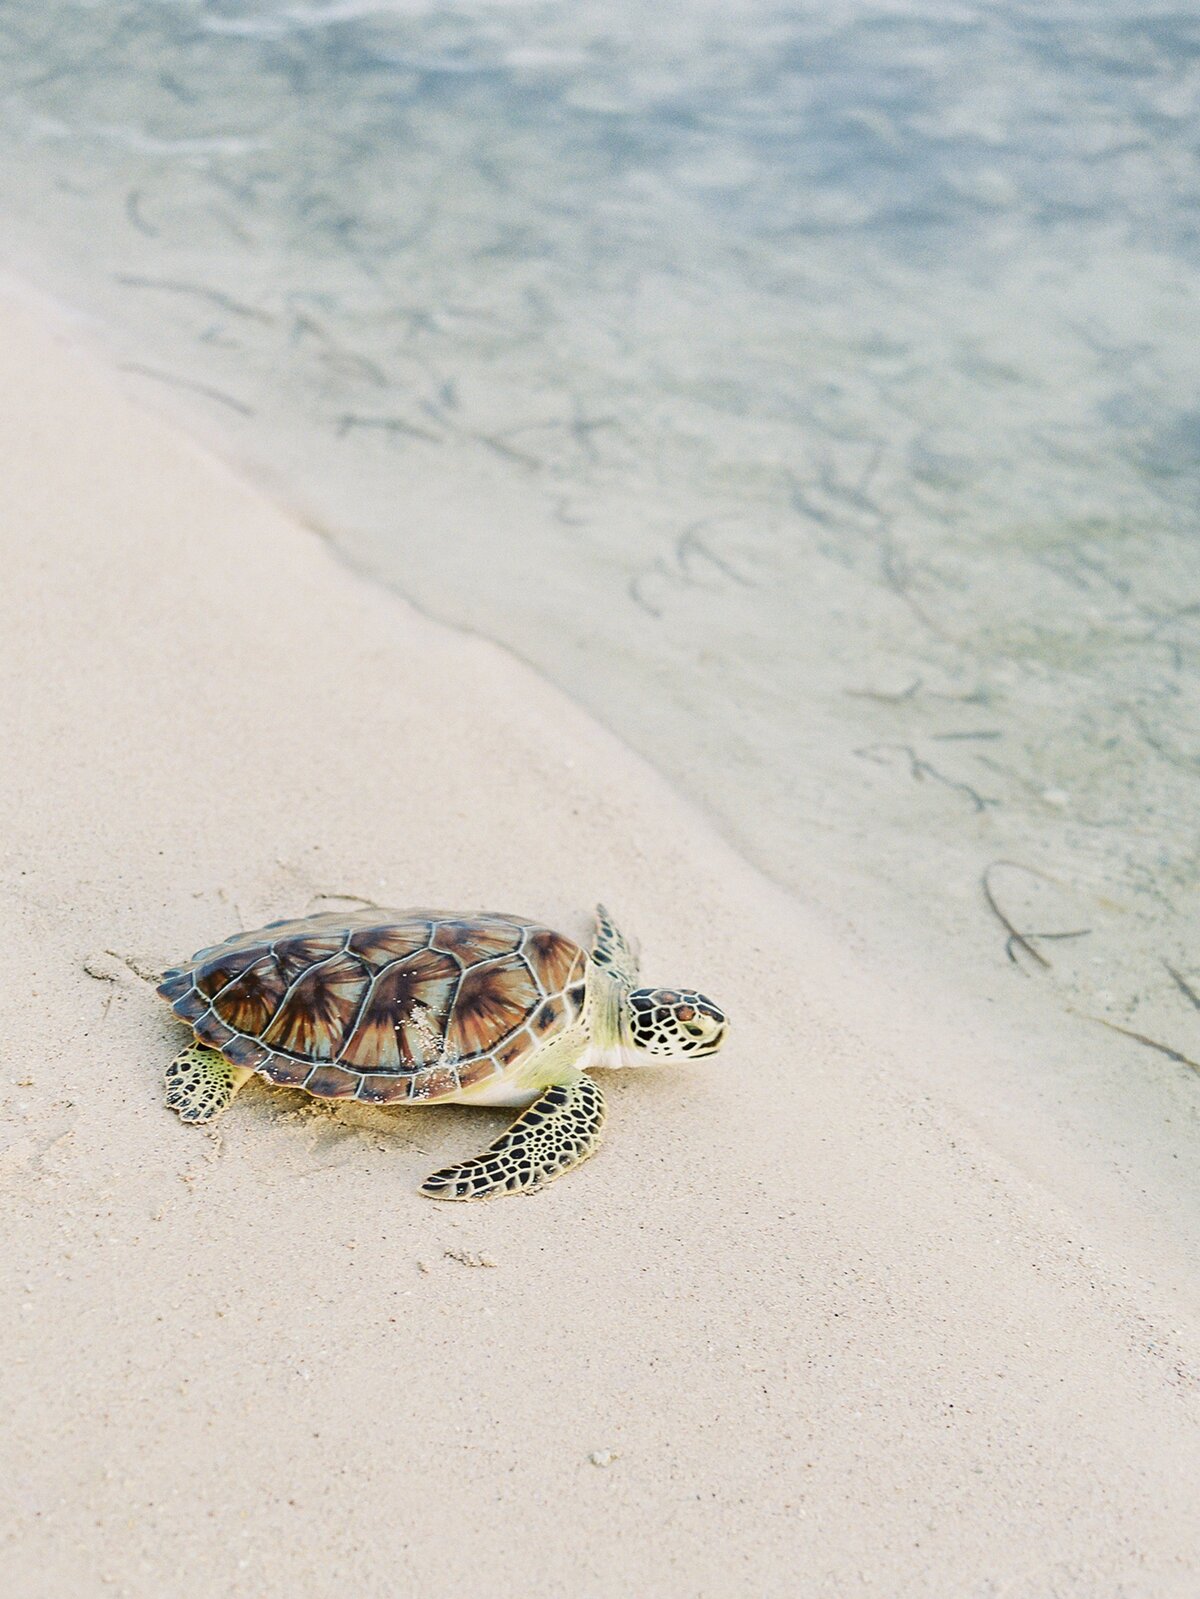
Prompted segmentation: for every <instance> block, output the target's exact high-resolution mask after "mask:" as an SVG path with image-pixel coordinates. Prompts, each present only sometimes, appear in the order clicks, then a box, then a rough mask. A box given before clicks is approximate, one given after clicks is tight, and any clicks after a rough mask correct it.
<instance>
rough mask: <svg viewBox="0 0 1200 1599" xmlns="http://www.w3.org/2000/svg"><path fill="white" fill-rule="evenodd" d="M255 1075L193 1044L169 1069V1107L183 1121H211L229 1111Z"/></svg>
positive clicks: (167, 1074) (167, 1076) (176, 1058)
mask: <svg viewBox="0 0 1200 1599" xmlns="http://www.w3.org/2000/svg"><path fill="white" fill-rule="evenodd" d="M251 1076H253V1073H252V1072H251V1071H249V1070H248V1069H246V1068H244V1067H239V1066H233V1065H231V1064H230V1062H229V1061H227V1060H226V1059H225V1057H224V1055H221V1054H219V1053H218V1052H217V1051H216V1050H215V1049H206V1048H205V1047H204V1045H203V1044H196V1043H191V1044H189V1045H188V1046H187V1048H186V1049H181V1050H180V1052H179V1054H178V1055H176V1057H175V1059H174V1060H173V1061H172V1062H171V1064H170V1065H169V1066H168V1067H167V1072H166V1084H167V1104H168V1105H169V1106H170V1108H171V1109H172V1110H173V1111H177V1112H178V1114H179V1119H180V1121H184V1122H210V1121H212V1119H213V1117H214V1116H219V1115H220V1114H221V1112H222V1111H223V1110H225V1109H227V1108H228V1106H229V1103H230V1101H231V1100H232V1099H233V1096H234V1095H235V1094H236V1093H237V1091H238V1089H239V1088H240V1087H241V1086H242V1084H243V1083H244V1082H245V1081H246V1079H247V1078H248V1077H251Z"/></svg>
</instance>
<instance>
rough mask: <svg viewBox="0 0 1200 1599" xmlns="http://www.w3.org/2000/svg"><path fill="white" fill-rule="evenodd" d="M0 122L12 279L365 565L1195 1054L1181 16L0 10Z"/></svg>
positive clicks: (1195, 856)
mask: <svg viewBox="0 0 1200 1599" xmlns="http://www.w3.org/2000/svg"><path fill="white" fill-rule="evenodd" d="M0 130H2V134H3V138H2V142H0V217H3V219H4V221H5V229H4V234H5V243H4V247H3V253H4V255H5V257H6V258H7V260H8V262H9V264H11V265H13V266H15V267H17V268H18V269H20V270H22V271H24V272H26V273H27V274H32V275H34V276H36V277H37V278H38V279H39V281H40V282H41V283H42V284H43V285H44V286H45V287H46V288H48V289H49V290H51V291H52V292H54V293H56V294H58V295H60V296H61V297H63V298H64V299H67V300H69V301H70V302H72V303H74V304H76V305H79V306H82V307H84V308H85V309H87V310H88V311H89V312H91V313H92V314H93V315H94V316H95V317H96V318H97V319H98V323H99V325H100V326H101V327H102V328H103V329H104V330H105V337H106V338H107V339H108V340H109V341H110V342H111V344H112V346H113V347H114V349H115V351H116V353H117V355H118V358H119V359H120V360H121V361H122V363H123V364H125V365H126V366H127V367H129V368H130V369H131V370H133V371H135V372H137V373H139V374H140V375H141V377H142V378H143V379H144V381H145V382H146V383H147V384H148V385H160V386H161V387H162V389H163V391H164V393H166V392H167V391H170V393H171V395H172V397H173V399H174V400H175V401H177V402H182V403H185V404H186V405H188V406H190V407H192V409H193V412H194V414H195V415H196V416H197V417H198V418H203V419H204V421H205V423H206V425H208V426H210V427H211V428H213V429H216V430H218V432H219V434H220V436H221V437H222V438H223V439H224V440H225V441H226V442H227V444H228V447H229V448H230V449H231V450H232V451H233V452H234V453H235V454H237V455H238V456H239V457H240V458H242V459H243V460H245V461H247V462H250V463H252V464H254V465H255V466H257V467H258V468H259V469H260V470H261V471H263V472H264V473H266V474H267V475H268V476H269V479H270V481H271V482H272V483H273V484H274V485H275V486H276V487H277V488H279V489H281V490H282V492H284V494H285V495H286V497H287V498H288V499H289V500H290V501H291V502H292V503H293V504H294V505H296V506H298V507H301V508H303V509H304V510H305V511H306V512H307V514H308V515H309V516H310V517H311V518H312V519H314V520H315V521H317V522H319V524H320V525H321V526H322V527H323V528H324V529H325V530H326V531H327V532H328V534H329V536H330V537H331V538H333V539H334V541H335V542H336V543H337V544H338V545H339V547H340V548H341V549H342V550H343V552H344V553H345V554H346V556H347V557H348V558H349V559H350V560H351V561H353V562H354V564H356V565H357V566H359V567H360V568H362V569H364V570H366V571H369V572H371V573H372V574H374V575H377V576H379V577H381V578H383V579H384V580H386V581H387V582H389V583H391V584H393V585H394V586H395V587H396V588H397V589H399V590H400V591H401V592H403V593H404V594H405V595H406V596H408V597H409V598H410V599H412V600H413V601H414V602H415V603H417V604H418V605H419V606H421V607H422V608H423V609H424V610H426V611H428V612H429V613H431V614H433V615H436V616H438V617H440V618H443V619H445V620H447V621H449V622H451V623H454V624H457V625H459V626H466V627H470V628H473V629H476V630H479V631H481V632H483V633H486V634H488V635H489V636H491V637H493V638H496V639H498V640H500V641H501V642H502V643H504V644H505V645H507V646H508V647H510V648H511V649H513V650H514V651H516V652H517V653H518V654H520V655H521V656H523V657H524V658H525V659H527V660H529V661H530V662H532V663H533V664H534V665H535V666H537V667H538V668H539V669H540V670H542V671H544V672H545V673H547V674H548V675H549V676H550V677H552V678H554V679H555V680H556V681H558V682H559V683H560V684H562V685H563V686H564V687H565V688H566V689H568V690H569V691H570V692H571V693H572V694H573V695H575V696H576V697H577V698H578V699H580V700H581V701H583V702H584V703H585V704H586V705H588V706H589V707H590V708H591V709H592V710H594V711H595V712H596V713H597V714H598V715H599V716H600V717H601V718H602V719H603V720H604V721H606V722H607V723H608V724H609V725H610V726H612V727H613V728H614V729H615V730H616V731H617V732H618V733H620V734H621V735H622V736H623V737H624V738H626V739H627V740H628V741H629V742H630V743H632V744H633V745H635V746H636V747H637V748H638V749H640V750H641V751H643V752H644V753H645V754H646V755H647V756H648V757H649V758H650V759H651V760H652V761H654V762H655V763H656V764H657V765H658V766H659V767H660V768H661V769H662V770H663V771H665V772H666V773H667V774H668V775H669V776H670V777H671V778H673V779H674V780H675V781H676V782H677V783H679V784H680V786H681V787H683V788H684V789H685V790H686V791H688V792H689V793H690V794H691V795H693V796H694V797H695V798H696V799H698V800H699V801H700V802H701V803H703V804H704V805H705V806H707V807H708V809H709V810H710V811H711V812H712V813H713V814H714V815H715V816H716V817H717V818H718V819H719V820H720V822H721V824H722V825H723V827H724V828H725V830H726V831H727V833H728V834H729V835H730V836H731V837H732V838H733V839H734V840H735V841H736V842H737V843H738V844H739V846H740V847H741V848H743V849H744V850H745V851H746V852H747V853H748V854H750V855H751V856H752V857H753V858H754V859H755V860H757V861H758V862H759V864H761V865H762V866H763V867H764V868H765V869H766V870H767V871H768V872H770V873H771V874H773V875H774V876H775V877H776V878H778V879H779V880H780V881H782V882H783V883H785V884H787V885H791V886H793V887H797V886H801V885H804V886H805V887H806V888H811V886H812V885H813V883H814V882H824V883H825V885H826V890H825V891H826V892H827V894H828V896H829V898H830V901H831V902H833V901H835V900H836V898H837V895H838V893H839V888H838V885H839V884H846V883H848V884H849V888H848V889H847V894H848V896H849V898H850V899H851V900H852V899H853V897H854V895H855V894H856V893H857V892H859V891H861V892H862V893H863V894H864V895H868V896H869V895H870V894H871V893H873V892H875V891H876V890H877V889H878V887H879V885H881V884H882V885H884V887H885V889H886V891H887V892H888V893H891V894H893V895H895V896H898V897H899V898H900V899H902V900H907V901H910V902H911V903H912V904H913V906H914V913H913V920H914V926H915V927H917V928H919V927H920V926H921V925H922V919H924V921H925V922H926V923H927V924H928V925H930V926H931V927H934V926H935V927H937V928H939V929H940V930H941V932H942V934H945V933H947V932H949V933H951V934H953V935H954V936H956V937H958V938H960V939H961V940H962V941H963V947H964V949H967V948H973V949H974V950H975V951H976V952H977V953H978V954H979V955H980V956H981V957H982V958H990V959H995V960H997V961H1000V962H1003V961H1004V958H1005V953H1006V951H1005V941H1006V937H1007V930H1006V928H1005V927H1004V926H1003V925H1002V920H1001V919H1002V918H1006V919H1007V920H1008V922H1009V923H1010V924H1011V927H1012V928H1013V929H1015V930H1016V931H1017V932H1019V933H1026V934H1029V935H1034V934H1036V935H1039V936H1037V937H1032V936H1031V937H1030V938H1029V941H1028V942H1027V943H1023V942H1021V941H1020V940H1016V941H1013V940H1009V943H1008V950H1007V953H1008V954H1009V955H1010V957H1011V958H1013V959H1015V960H1016V961H1017V962H1018V963H1021V964H1023V965H1024V966H1025V967H1027V968H1028V969H1029V970H1030V972H1031V974H1033V975H1035V976H1037V977H1039V978H1040V979H1042V980H1044V981H1046V982H1049V983H1053V984H1055V985H1057V986H1058V988H1059V990H1060V992H1061V994H1062V997H1063V1000H1064V1003H1065V1004H1067V1005H1069V1006H1070V1007H1071V1008H1072V1009H1074V1010H1076V1011H1080V1012H1083V1013H1085V1014H1091V1015H1094V1016H1102V1017H1104V1018H1106V1019H1107V1020H1108V1021H1109V1022H1110V1023H1113V1024H1115V1025H1117V1026H1119V1027H1123V1028H1125V1029H1127V1030H1129V1031H1131V1032H1134V1033H1137V1034H1142V1035H1144V1036H1145V1037H1146V1038H1152V1039H1153V1040H1154V1041H1155V1042H1156V1043H1159V1044H1165V1045H1166V1046H1167V1047H1168V1048H1170V1049H1174V1050H1175V1051H1176V1052H1177V1054H1179V1055H1183V1056H1186V1057H1187V1058H1188V1059H1189V1060H1193V1061H1200V936H1198V935H1200V915H1198V913H1197V910H1196V904H1197V887H1198V885H1200V828H1198V825H1197V824H1198V818H1200V806H1198V804H1197V787H1198V779H1200V689H1198V686H1197V667H1198V666H1200V547H1198V533H1197V523H1198V511H1197V506H1198V503H1200V271H1198V268H1200V230H1198V228H1197V221H1196V219H1197V217H1198V216H1200V16H1196V15H1189V14H1187V13H1186V11H1185V10H1184V9H1183V8H1178V7H1159V6H1156V5H1154V4H1147V3H1145V0H1137V3H1135V0H1114V3H1100V4H1097V3H1095V0H1089V3H1086V4H1085V3H1079V4H1074V3H1069V0H1036V3H1035V0H1029V3H1014V0H1005V3H995V4H985V3H976V0H963V3H957V4H956V3H953V0H942V3H936V4H935V3H932V0H929V3H922V0H892V3H882V0H871V3H867V0H858V3H855V0H824V3H822V4H820V5H816V4H807V3H806V4H795V5H791V6H780V5H775V4H771V3H769V0H744V3H735V0H724V3H721V4H717V3H710V0H688V3H686V4H665V5H658V6H655V7H653V8H643V7H635V6H633V5H630V4H628V3H622V0H607V3H605V4H597V3H589V0H573V3H571V4H530V3H523V0H514V3H511V4H509V3H495V4H478V3H476V4H461V5H456V6H452V7H451V6H436V5H430V4H425V3H423V0H410V3H393V4H385V3H382V0H376V3H371V0H340V3H331V4H320V3H317V0H313V3H310V4H294V5H286V4H278V3H274V0H272V3H263V4H250V3H244V0H236V3H235V0H226V3H216V0H214V3H207V4H202V3H198V0H160V3H149V0H140V3H116V0H98V3H90V4H88V3H76V4H67V3H62V0H59V3H55V4H51V5H46V4H45V3H44V0H5V3H4V4H3V5H0ZM331 625H333V626H336V618H331ZM989 896H990V899H991V903H990V904H989ZM1047 935H1048V936H1047ZM1043 962H1044V963H1046V964H1040V963H1043Z"/></svg>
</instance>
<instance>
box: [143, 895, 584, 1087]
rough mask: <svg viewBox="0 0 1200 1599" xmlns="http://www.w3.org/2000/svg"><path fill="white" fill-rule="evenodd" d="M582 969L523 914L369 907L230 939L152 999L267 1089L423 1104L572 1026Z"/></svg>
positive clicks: (173, 975)
mask: <svg viewBox="0 0 1200 1599" xmlns="http://www.w3.org/2000/svg"><path fill="white" fill-rule="evenodd" d="M586 970H587V957H586V955H585V954H584V952H583V950H582V949H580V947H579V946H578V945H577V944H576V943H574V942H573V941H572V940H571V939H569V938H565V937H564V936H563V935H562V934H561V933H556V932H554V931H553V930H552V929H550V928H547V927H542V926H539V925H538V924H537V923H534V922H529V921H526V920H525V919H524V918H521V917H517V916H509V915H483V916H461V915H457V914H455V913H452V912H447V911H435V910H411V911H383V910H378V909H375V908H373V907H372V908H367V909H363V910H361V911H352V912H349V913H347V912H336V911H335V912H328V913H325V914H323V915H320V916H310V917H305V918H303V919H300V920H289V921H282V922H276V923H272V924H270V925H269V926H267V927H264V928H261V929H259V930H258V931H256V932H249V933H238V934H236V935H235V936H234V937H233V938H231V939H228V940H227V941H226V942H225V943H223V944H215V945H212V946H211V947H209V948H207V949H203V950H201V951H199V953H198V954H197V955H195V956H193V958H192V960H191V961H190V962H189V963H187V964H185V965H183V966H180V967H172V968H171V969H170V970H169V971H168V972H166V973H165V974H164V979H163V981H162V983H161V984H160V986H159V990H158V991H159V993H160V994H161V995H162V996H163V997H164V999H166V1000H168V1002H169V1003H170V1004H171V1006H172V1008H173V1010H174V1011H175V1013H176V1015H177V1016H179V1017H181V1018H182V1019H183V1020H185V1021H188V1022H190V1023H191V1024H192V1027H193V1028H194V1029H195V1032H196V1035H197V1037H198V1038H200V1039H201V1041H202V1042H204V1043H206V1044H208V1045H209V1046H210V1047H211V1048H213V1049H219V1050H220V1051H221V1052H222V1053H223V1054H224V1055H225V1057H226V1058H227V1059H228V1060H229V1061H231V1062H232V1063H233V1064H234V1065H236V1066H246V1067H250V1068H251V1069H252V1070H254V1071H257V1072H259V1073H260V1074H261V1075H262V1076H264V1077H267V1078H269V1079H270V1080H271V1081H272V1082H275V1083H279V1084H281V1085H283V1086H287V1087H295V1088H303V1089H305V1090H306V1091H307V1092H308V1093H310V1094H316V1095H318V1096H319V1097H321V1098H324V1099H351V1098H356V1099H359V1100H362V1101H363V1102H364V1103H366V1104H374V1105H391V1104H398V1103H406V1102H412V1103H423V1104H428V1103H431V1102H433V1101H436V1100H439V1099H445V1098H448V1097H450V1096H451V1095H454V1094H456V1093H459V1092H461V1091H463V1090H469V1089H471V1088H475V1087H480V1086H482V1085H484V1084H486V1083H487V1082H489V1081H491V1080H492V1079H495V1078H503V1077H506V1076H508V1075H509V1074H510V1073H512V1072H513V1071H515V1070H517V1069H518V1068H519V1066H520V1064H521V1062H522V1061H523V1060H524V1059H525V1058H526V1057H527V1056H528V1055H529V1054H530V1053H531V1051H533V1050H534V1049H537V1048H538V1047H539V1046H540V1045H541V1044H544V1043H545V1042H546V1041H547V1040H548V1039H550V1038H552V1037H554V1036H555V1035H556V1034H557V1033H558V1032H560V1031H562V1030H563V1029H564V1028H566V1027H569V1026H571V1025H572V1024H573V1023H574V1022H575V1021H576V1020H577V1018H578V1017H579V1015H580V1013H581V1011H582V1009H583V1003H584V992H585V977H586Z"/></svg>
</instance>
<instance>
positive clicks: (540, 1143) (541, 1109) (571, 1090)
mask: <svg viewBox="0 0 1200 1599" xmlns="http://www.w3.org/2000/svg"><path fill="white" fill-rule="evenodd" d="M604 1115H605V1109H604V1097H603V1095H602V1094H601V1092H600V1090H599V1089H598V1088H597V1087H596V1085H595V1083H594V1082H592V1080H591V1078H590V1077H585V1076H584V1075H583V1073H582V1072H576V1073H573V1074H572V1075H571V1076H570V1077H568V1078H564V1079H563V1081H562V1082H560V1083H555V1084H554V1085H553V1087H551V1088H548V1089H547V1090H546V1092H545V1093H544V1094H542V1095H541V1096H540V1098H538V1099H535V1100H534V1102H533V1104H532V1105H530V1107H529V1109H528V1110H527V1111H523V1112H522V1114H521V1115H520V1116H518V1117H517V1119H516V1121H515V1122H513V1124H512V1126H511V1127H510V1128H509V1129H508V1131H507V1132H506V1133H504V1134H503V1135H502V1136H501V1137H500V1138H498V1139H497V1140H496V1142H495V1143H494V1144H490V1145H489V1146H488V1148H487V1149H485V1150H484V1151H483V1153H482V1154H481V1155H476V1156H475V1158H474V1159H473V1160H464V1161H461V1162H460V1163H459V1164H458V1165H457V1166H446V1167H444V1168H443V1170H441V1171H438V1172H434V1174H433V1176H432V1177H428V1178H426V1180H425V1181H424V1182H423V1183H422V1184H421V1192H422V1193H423V1194H425V1195H427V1196H428V1197H429V1198H430V1199H491V1198H492V1197H493V1196H494V1195H496V1194H518V1193H525V1194H531V1193H533V1191H534V1190H535V1189H537V1188H543V1187H544V1186H545V1185H546V1184H547V1183H549V1182H553V1180H554V1178H556V1177H561V1176H562V1174H563V1172H565V1171H569V1170H570V1169H571V1167H572V1166H578V1165H579V1163H580V1162H581V1161H584V1160H587V1158H588V1156H589V1155H594V1154H595V1153H596V1151H597V1149H598V1148H599V1147H600V1130H601V1128H602V1127H603V1126H604Z"/></svg>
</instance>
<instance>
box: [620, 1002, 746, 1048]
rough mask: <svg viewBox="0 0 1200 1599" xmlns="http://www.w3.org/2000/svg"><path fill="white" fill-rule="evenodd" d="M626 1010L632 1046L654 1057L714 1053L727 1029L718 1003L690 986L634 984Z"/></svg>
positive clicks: (723, 1040) (727, 1026) (723, 1013)
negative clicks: (659, 986)
mask: <svg viewBox="0 0 1200 1599" xmlns="http://www.w3.org/2000/svg"><path fill="white" fill-rule="evenodd" d="M626 1014H627V1021H628V1027H629V1035H630V1042H631V1043H632V1044H633V1047H634V1049H635V1050H637V1052H638V1053H639V1054H641V1055H649V1056H650V1057H651V1058H652V1059H653V1060H699V1059H701V1058H702V1057H703V1056H705V1055H715V1054H716V1052H717V1050H719V1049H720V1047H721V1045H722V1044H723V1043H724V1042H725V1035H726V1033H727V1032H728V1031H729V1023H728V1022H727V1021H726V1019H725V1012H724V1011H723V1010H722V1009H721V1007H720V1006H719V1005H714V1004H713V1002H712V1000H711V999H706V998H705V996H704V995H703V994H697V993H696V991H695V990H694V989H689V988H635V989H633V990H632V991H631V992H630V994H629V998H628V1002H627V1013H626Z"/></svg>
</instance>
